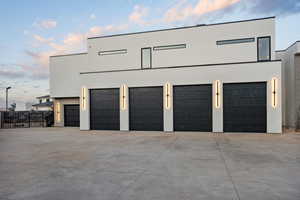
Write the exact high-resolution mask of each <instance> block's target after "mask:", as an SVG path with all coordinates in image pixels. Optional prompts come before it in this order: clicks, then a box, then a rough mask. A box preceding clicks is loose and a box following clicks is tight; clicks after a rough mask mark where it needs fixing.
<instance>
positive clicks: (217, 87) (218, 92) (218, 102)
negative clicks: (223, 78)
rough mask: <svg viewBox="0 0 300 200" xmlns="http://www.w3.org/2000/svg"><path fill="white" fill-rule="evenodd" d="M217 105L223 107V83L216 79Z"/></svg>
mask: <svg viewBox="0 0 300 200" xmlns="http://www.w3.org/2000/svg"><path fill="white" fill-rule="evenodd" d="M215 107H216V108H220V107H221V83H220V81H219V80H216V81H215Z"/></svg>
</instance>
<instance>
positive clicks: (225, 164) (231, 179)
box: [213, 137, 241, 200]
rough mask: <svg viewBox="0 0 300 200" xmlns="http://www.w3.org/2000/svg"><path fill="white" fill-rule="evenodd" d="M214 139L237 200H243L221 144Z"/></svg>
mask: <svg viewBox="0 0 300 200" xmlns="http://www.w3.org/2000/svg"><path fill="white" fill-rule="evenodd" d="M213 138H214V141H215V143H216V149H217V150H218V151H219V153H220V157H221V160H222V162H223V163H224V166H225V170H226V173H227V175H228V177H229V179H230V182H231V183H232V186H233V189H234V192H235V194H236V197H237V200H240V199H241V198H240V194H239V192H238V189H237V187H236V184H235V182H234V180H233V177H232V175H231V173H230V171H229V167H228V165H227V163H226V159H225V157H224V154H223V151H222V150H221V147H220V144H219V142H218V141H217V139H216V137H213Z"/></svg>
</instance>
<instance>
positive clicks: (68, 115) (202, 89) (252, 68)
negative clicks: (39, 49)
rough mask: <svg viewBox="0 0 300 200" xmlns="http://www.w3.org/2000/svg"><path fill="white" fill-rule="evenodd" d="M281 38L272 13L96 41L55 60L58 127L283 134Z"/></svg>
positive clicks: (52, 71)
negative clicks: (278, 39) (278, 57)
mask: <svg viewBox="0 0 300 200" xmlns="http://www.w3.org/2000/svg"><path fill="white" fill-rule="evenodd" d="M275 35H276V34H275V18H274V17H270V18H262V19H253V20H245V21H237V22H227V23H218V24H207V25H196V26H190V27H179V28H173V29H165V30H155V31H147V32H138V33H128V34H119V35H110V36H101V37H92V38H88V39H87V49H88V50H87V52H86V53H80V54H70V55H56V56H52V57H50V94H51V97H52V98H54V105H55V106H54V110H55V125H56V126H80V129H81V130H93V129H96V130H123V131H128V130H150V131H199V132H268V133H281V132H282V122H283V118H282V116H283V114H282V89H281V85H282V84H281V82H282V66H281V61H280V60H276V56H275ZM79 104H80V106H79Z"/></svg>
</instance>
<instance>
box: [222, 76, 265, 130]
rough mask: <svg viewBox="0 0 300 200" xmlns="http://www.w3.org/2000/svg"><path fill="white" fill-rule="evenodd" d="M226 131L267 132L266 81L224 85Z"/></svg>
mask: <svg viewBox="0 0 300 200" xmlns="http://www.w3.org/2000/svg"><path fill="white" fill-rule="evenodd" d="M223 93H224V98H223V101H224V103H223V104H224V110H223V117H224V132H266V126H267V125H266V124H267V107H266V103H267V100H266V99H267V96H266V83H265V82H263V83H262V82H260V83H231V84H224V85H223Z"/></svg>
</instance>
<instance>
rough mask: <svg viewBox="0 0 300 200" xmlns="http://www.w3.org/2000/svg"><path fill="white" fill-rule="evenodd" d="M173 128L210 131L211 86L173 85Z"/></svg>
mask: <svg viewBox="0 0 300 200" xmlns="http://www.w3.org/2000/svg"><path fill="white" fill-rule="evenodd" d="M173 90H174V92H173V96H174V99H173V101H174V102H173V105H174V130H175V131H204V132H211V131H212V86H211V85H188V86H174V88H173Z"/></svg>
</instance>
